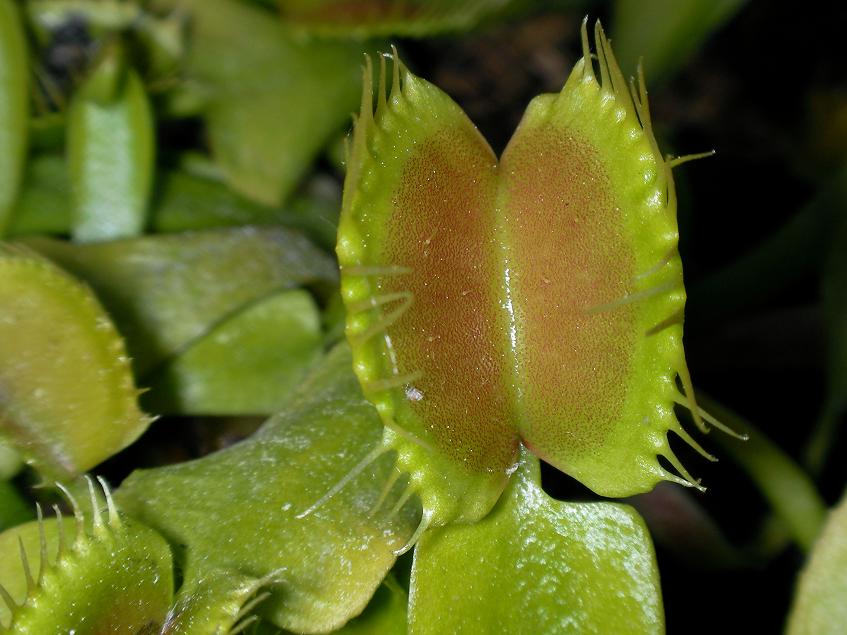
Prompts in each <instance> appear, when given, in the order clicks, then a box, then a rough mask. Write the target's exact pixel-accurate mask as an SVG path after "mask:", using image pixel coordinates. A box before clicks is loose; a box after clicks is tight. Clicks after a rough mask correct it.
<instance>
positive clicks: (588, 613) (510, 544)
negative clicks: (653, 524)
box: [409, 453, 664, 635]
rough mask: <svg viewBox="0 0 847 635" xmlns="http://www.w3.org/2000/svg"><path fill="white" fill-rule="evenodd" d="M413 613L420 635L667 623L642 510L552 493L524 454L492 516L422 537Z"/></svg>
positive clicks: (619, 628)
mask: <svg viewBox="0 0 847 635" xmlns="http://www.w3.org/2000/svg"><path fill="white" fill-rule="evenodd" d="M409 613H410V614H409V632H410V633H413V634H416V635H417V634H426V633H484V632H492V633H493V632H497V633H633V634H636V633H637V634H643V633H661V632H663V630H664V616H663V611H662V602H661V595H660V591H659V580H658V572H657V569H656V563H655V557H654V554H653V549H652V545H651V543H650V539H649V535H648V534H647V530H646V528H645V527H644V524H643V522H642V521H641V519H640V517H639V516H638V515H637V514H636V513H635V512H634V511H633V510H632V509H631V508H629V507H626V506H623V505H617V504H610V503H563V502H558V501H554V500H552V499H550V498H548V497H547V495H546V494H545V493H544V492H543V491H542V490H541V486H540V475H539V471H538V463H537V461H536V459H534V458H533V457H531V456H529V454H528V453H524V458H523V461H522V464H521V467H520V468H518V471H517V472H516V473H515V474H514V476H513V477H512V480H511V482H510V484H509V487H508V488H507V489H506V491H505V492H504V494H503V497H502V498H501V500H500V501H499V502H498V504H497V506H496V507H495V508H494V510H492V512H491V514H490V515H489V516H487V517H486V518H484V519H483V520H481V521H479V522H478V523H475V524H471V525H451V526H448V527H444V528H439V529H435V530H432V531H431V532H428V533H427V534H425V535H424V537H423V539H422V540H421V542H420V543H419V544H418V546H417V548H416V551H415V562H414V566H413V569H412V589H411V596H410V608H409Z"/></svg>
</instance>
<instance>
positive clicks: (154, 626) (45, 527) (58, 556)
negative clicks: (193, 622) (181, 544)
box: [0, 479, 173, 635]
mask: <svg viewBox="0 0 847 635" xmlns="http://www.w3.org/2000/svg"><path fill="white" fill-rule="evenodd" d="M101 485H102V487H103V493H104V494H105V499H106V502H107V510H106V512H105V515H104V512H103V511H102V510H101V508H100V501H99V500H98V495H97V493H96V492H95V487H94V484H93V482H92V480H91V479H88V487H89V492H90V499H91V506H90V509H89V512H88V516H87V517H86V514H85V513H84V512H83V511H82V509H81V508H80V506H79V505H78V504H77V502H76V500H75V499H74V498H73V496H72V495H71V494H70V493H69V492H68V491H67V490H64V488H63V491H64V492H65V494H66V496H67V497H68V500H69V502H70V504H71V506H72V508H73V516H74V519H73V523H71V522H70V519H67V520H64V519H63V518H62V516H61V513H60V512H59V511H58V508H57V509H56V514H57V515H56V518H51V519H42V518H41V517H40V515H41V512H40V509H39V519H38V520H37V521H34V522H32V523H28V524H26V525H22V526H20V527H16V528H13V529H10V530H8V531H6V532H5V533H3V534H0V554H2V558H0V562H1V563H2V565H0V576H2V577H0V584H2V586H0V596H2V599H3V600H4V601H5V604H6V607H5V609H3V610H0V632H2V633H10V634H13V633H14V634H17V633H20V634H25V633H28V634H35V633H71V632H74V631H76V632H80V633H81V632H83V631H82V630H81V625H84V626H85V629H86V630H85V631H84V632H89V633H135V634H144V635H148V634H150V635H152V634H155V633H158V632H159V629H160V627H161V625H162V624H163V622H164V619H165V614H166V613H167V610H168V607H169V606H170V604H171V599H172V595H173V566H172V563H171V552H170V548H169V547H168V544H167V543H166V542H165V541H164V539H163V538H162V537H161V536H159V535H158V534H157V533H156V532H154V531H153V530H151V529H148V528H147V527H143V526H141V525H139V524H138V523H136V522H134V521H131V520H129V519H126V518H124V517H122V516H121V514H120V513H119V512H118V510H117V508H116V507H115V505H114V502H113V501H112V497H111V494H110V492H109V489H108V487H107V486H106V484H105V482H104V481H101Z"/></svg>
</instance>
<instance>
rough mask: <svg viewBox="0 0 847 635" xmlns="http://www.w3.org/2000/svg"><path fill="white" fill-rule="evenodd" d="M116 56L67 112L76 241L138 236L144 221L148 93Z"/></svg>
mask: <svg viewBox="0 0 847 635" xmlns="http://www.w3.org/2000/svg"><path fill="white" fill-rule="evenodd" d="M115 57H120V54H119V53H117V52H114V53H113V54H111V55H106V56H105V57H104V58H103V59H102V60H101V62H100V64H99V66H98V67H97V68H96V69H95V70H94V72H93V73H92V75H91V76H90V77H89V78H88V79H87V80H86V82H85V83H84V84H83V85H82V86H81V87H80V88H79V90H78V91H77V92H76V94H75V95H74V97H73V100H72V101H71V105H70V107H69V110H68V126H67V154H68V171H69V175H70V181H71V185H72V187H71V195H72V196H71V201H72V205H73V210H74V227H73V236H74V238H75V239H76V240H79V241H93V240H107V239H110V238H124V237H128V236H136V235H138V234H140V233H141V232H142V230H143V229H144V226H145V224H146V222H147V208H148V204H149V201H150V193H151V186H152V180H153V168H154V157H153V155H154V152H155V140H154V124H153V114H152V112H151V110H150V104H149V101H148V99H147V93H146V92H145V90H144V85H143V84H142V82H141V79H140V77H139V76H138V74H137V73H136V72H135V71H134V70H133V69H123V68H122V60H121V59H115Z"/></svg>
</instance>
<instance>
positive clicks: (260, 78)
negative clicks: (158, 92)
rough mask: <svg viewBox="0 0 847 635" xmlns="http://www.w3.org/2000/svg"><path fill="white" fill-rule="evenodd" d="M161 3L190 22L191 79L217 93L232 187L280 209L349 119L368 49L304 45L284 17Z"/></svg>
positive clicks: (214, 113)
mask: <svg viewBox="0 0 847 635" xmlns="http://www.w3.org/2000/svg"><path fill="white" fill-rule="evenodd" d="M160 4H163V5H166V6H169V7H179V8H180V9H181V10H184V11H185V12H186V13H187V14H188V15H189V16H190V18H191V21H192V24H191V26H192V29H191V33H192V38H191V42H190V45H189V54H188V59H187V62H186V73H187V74H188V76H189V78H190V79H192V80H196V81H197V82H198V83H200V84H202V85H204V86H205V87H206V88H207V90H208V92H209V101H210V103H209V105H208V108H207V111H206V115H205V118H206V125H207V127H208V133H209V141H210V143H211V146H212V153H213V155H214V156H215V160H216V161H217V162H218V163H219V164H220V166H221V168H222V169H223V171H224V173H225V175H226V178H227V181H228V182H229V184H230V185H231V186H232V187H233V188H234V189H235V190H237V191H239V192H241V193H242V194H244V195H246V196H248V197H250V198H252V199H253V200H256V201H258V202H261V203H265V204H267V205H278V204H279V203H281V202H282V201H283V200H284V199H286V198H287V197H288V195H289V194H290V193H291V191H292V190H293V188H294V186H295V185H296V184H297V182H298V181H299V180H300V178H301V177H302V176H303V175H304V174H305V173H306V171H307V170H308V168H309V164H310V163H311V161H312V159H313V158H314V157H315V156H316V155H317V153H318V152H319V151H320V149H321V148H322V147H323V146H324V145H325V144H326V143H327V142H328V141H329V140H330V139H331V138H332V135H333V134H334V133H335V132H337V131H338V130H340V129H341V128H342V127H343V126H344V124H345V122H346V121H348V117H349V115H350V112H351V111H352V110H353V109H354V108H355V106H356V102H357V97H358V94H359V91H360V90H361V83H360V79H359V68H360V65H361V59H362V53H363V52H364V50H365V48H364V46H363V45H362V44H358V43H353V42H321V41H302V40H296V39H294V38H292V36H291V35H290V34H288V33H287V32H286V31H285V29H284V28H283V27H282V25H281V24H280V23H279V19H278V18H277V17H276V16H273V15H272V14H270V13H268V12H265V11H263V10H261V9H258V8H254V7H251V6H249V5H247V4H245V3H242V2H236V1H234V0H176V1H174V0H166V1H164V2H161V3H160ZM247 42H249V46H245V43H247Z"/></svg>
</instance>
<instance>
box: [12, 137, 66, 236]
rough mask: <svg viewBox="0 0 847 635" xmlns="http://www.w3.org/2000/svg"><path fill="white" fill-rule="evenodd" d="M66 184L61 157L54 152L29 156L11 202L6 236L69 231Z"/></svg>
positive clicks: (64, 232)
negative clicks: (17, 191) (12, 211)
mask: <svg viewBox="0 0 847 635" xmlns="http://www.w3.org/2000/svg"><path fill="white" fill-rule="evenodd" d="M71 216H72V211H71V202H70V184H69V183H68V175H67V172H66V167H65V159H64V157H62V156H61V155H57V154H43V155H36V156H35V157H33V158H32V159H31V160H30V162H29V165H28V166H27V171H26V177H25V179H24V185H23V188H22V189H21V194H20V196H19V197H18V201H17V203H15V211H14V214H13V215H12V219H11V223H10V224H9V236H24V235H26V234H69V233H70V230H71V222H72V221H71Z"/></svg>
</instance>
